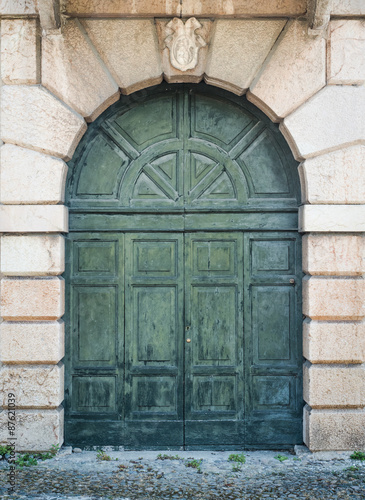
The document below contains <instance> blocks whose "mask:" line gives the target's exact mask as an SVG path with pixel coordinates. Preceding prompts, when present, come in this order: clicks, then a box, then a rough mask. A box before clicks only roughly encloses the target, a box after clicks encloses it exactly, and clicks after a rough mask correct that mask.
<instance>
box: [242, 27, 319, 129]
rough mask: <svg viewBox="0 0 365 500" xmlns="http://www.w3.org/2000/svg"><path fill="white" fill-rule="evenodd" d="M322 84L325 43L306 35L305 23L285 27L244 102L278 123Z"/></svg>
mask: <svg viewBox="0 0 365 500" xmlns="http://www.w3.org/2000/svg"><path fill="white" fill-rule="evenodd" d="M325 84H326V41H325V40H324V38H322V37H312V36H310V35H308V22H307V21H293V22H290V23H288V25H287V27H286V29H285V30H284V32H283V34H282V35H281V36H280V38H279V39H278V41H277V43H276V45H275V46H274V47H273V52H272V55H271V57H270V56H269V58H268V61H266V63H265V65H264V67H263V70H262V72H261V74H259V76H258V79H256V81H255V82H254V83H253V85H251V87H250V90H249V92H248V93H247V98H248V100H249V101H252V102H253V103H254V104H255V105H256V106H258V107H259V108H260V109H262V110H263V111H264V112H265V113H266V114H267V115H268V116H269V117H270V118H271V119H272V120H274V121H279V119H280V118H284V117H285V116H287V115H288V114H290V113H291V112H292V111H294V110H295V109H296V108H298V107H299V106H300V105H301V104H303V103H304V102H305V101H307V100H308V99H309V98H310V97H311V96H312V95H314V94H315V93H316V92H318V91H319V90H320V89H321V88H322V87H324V85H325Z"/></svg>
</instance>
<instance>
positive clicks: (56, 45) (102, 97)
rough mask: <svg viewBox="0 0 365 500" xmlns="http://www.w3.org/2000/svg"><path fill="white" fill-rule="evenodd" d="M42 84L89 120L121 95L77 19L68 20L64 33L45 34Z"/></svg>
mask: <svg viewBox="0 0 365 500" xmlns="http://www.w3.org/2000/svg"><path fill="white" fill-rule="evenodd" d="M119 42H120V41H119ZM42 84H43V85H44V86H45V87H47V88H48V89H49V90H50V91H51V92H53V94H54V95H56V96H58V97H59V98H60V99H61V100H62V101H64V102H65V103H66V104H68V105H69V106H71V108H72V109H74V110H75V111H77V112H78V113H80V115H82V116H84V117H85V119H86V121H93V120H95V118H96V117H97V116H98V115H100V113H102V112H103V111H104V110H105V109H106V108H108V107H109V106H110V105H111V104H113V103H114V102H116V101H117V100H118V99H119V89H118V85H117V84H116V83H115V82H114V80H113V79H112V77H111V76H110V74H109V72H108V70H107V69H106V67H105V66H104V64H103V62H102V61H101V60H100V58H99V57H98V56H97V55H96V54H95V51H94V49H93V47H92V45H91V43H90V40H89V39H88V37H87V35H86V34H85V32H84V30H83V28H82V26H81V25H80V23H79V21H78V20H76V19H74V20H70V21H68V22H67V23H66V25H65V27H64V28H63V30H62V34H59V33H58V32H56V34H54V35H53V34H48V35H47V36H46V37H44V38H43V43H42Z"/></svg>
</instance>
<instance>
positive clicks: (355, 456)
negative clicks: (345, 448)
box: [350, 451, 365, 461]
mask: <svg viewBox="0 0 365 500" xmlns="http://www.w3.org/2000/svg"><path fill="white" fill-rule="evenodd" d="M350 458H352V460H362V461H363V460H365V452H364V451H354V452H353V453H352V454H351V455H350Z"/></svg>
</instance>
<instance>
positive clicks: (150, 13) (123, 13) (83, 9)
mask: <svg viewBox="0 0 365 500" xmlns="http://www.w3.org/2000/svg"><path fill="white" fill-rule="evenodd" d="M65 4H66V5H65V7H66V13H67V14H69V15H71V16H76V15H84V16H85V15H86V14H87V17H159V16H165V15H167V16H180V15H181V5H180V4H181V2H180V0H169V1H166V0H133V2H131V1H130V0H81V1H80V0H66V2H65Z"/></svg>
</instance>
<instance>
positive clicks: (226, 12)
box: [182, 0, 307, 17]
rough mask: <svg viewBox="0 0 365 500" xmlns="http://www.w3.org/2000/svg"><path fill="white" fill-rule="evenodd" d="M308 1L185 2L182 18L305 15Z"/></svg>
mask: <svg viewBox="0 0 365 500" xmlns="http://www.w3.org/2000/svg"><path fill="white" fill-rule="evenodd" d="M306 10H307V4H306V0H282V1H280V2H278V1H277V0H231V1H229V2H224V1H223V2H222V0H183V2H182V16H183V17H189V16H201V15H205V16H217V17H237V16H292V15H299V14H305V12H306Z"/></svg>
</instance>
